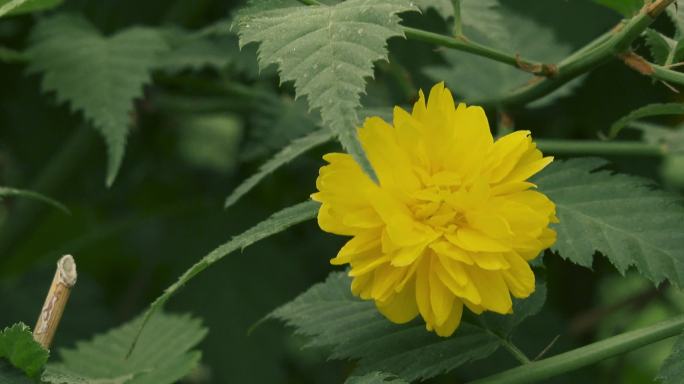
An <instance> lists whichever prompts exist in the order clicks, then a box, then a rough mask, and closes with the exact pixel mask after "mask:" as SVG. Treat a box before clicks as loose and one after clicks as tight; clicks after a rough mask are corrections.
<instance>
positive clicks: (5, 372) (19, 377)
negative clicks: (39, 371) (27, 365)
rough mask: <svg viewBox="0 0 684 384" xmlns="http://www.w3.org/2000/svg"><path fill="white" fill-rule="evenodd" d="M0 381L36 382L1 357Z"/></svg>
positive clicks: (13, 383)
mask: <svg viewBox="0 0 684 384" xmlns="http://www.w3.org/2000/svg"><path fill="white" fill-rule="evenodd" d="M0 383H2V384H35V381H34V380H31V379H29V378H28V376H26V374H24V372H22V371H20V370H19V369H17V368H15V367H13V366H12V365H11V364H10V363H9V362H7V361H6V360H5V359H0Z"/></svg>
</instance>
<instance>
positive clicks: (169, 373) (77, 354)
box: [45, 313, 207, 384]
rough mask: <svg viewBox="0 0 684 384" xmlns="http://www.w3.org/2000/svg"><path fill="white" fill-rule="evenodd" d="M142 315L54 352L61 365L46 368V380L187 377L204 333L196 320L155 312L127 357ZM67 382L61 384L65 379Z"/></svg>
mask: <svg viewBox="0 0 684 384" xmlns="http://www.w3.org/2000/svg"><path fill="white" fill-rule="evenodd" d="M141 322H142V317H138V318H136V319H135V320H133V321H131V322H128V323H126V324H124V325H122V326H120V327H118V328H115V329H112V330H110V331H108V332H107V333H104V334H101V335H97V336H95V337H94V338H93V339H91V340H89V341H81V342H78V343H76V348H74V349H60V350H59V356H60V357H61V360H62V361H61V362H60V363H57V364H50V365H48V369H47V372H46V375H45V376H46V378H48V379H51V380H52V381H51V382H53V383H62V382H66V383H72V382H75V383H79V382H80V381H79V380H85V382H88V383H93V382H94V383H102V384H105V383H109V384H114V383H122V382H125V383H127V384H134V383H135V384H171V383H175V382H177V381H178V380H180V379H182V378H183V377H185V376H186V375H187V374H188V373H190V372H191V371H192V370H193V369H194V368H195V367H197V364H198V363H199V359H200V356H201V354H200V352H198V351H191V350H192V349H193V348H195V347H196V346H197V344H199V342H200V341H202V339H204V337H205V336H206V334H207V329H206V328H205V327H203V326H202V323H201V321H200V320H199V319H196V318H193V317H191V316H189V315H170V314H164V313H157V314H156V315H155V316H153V317H151V318H150V319H149V324H150V327H148V328H146V329H145V331H144V332H143V333H142V334H141V335H140V339H139V342H138V347H137V348H136V349H135V351H133V353H132V354H131V355H130V356H127V352H128V349H127V346H128V345H130V343H132V342H133V339H134V338H135V336H136V333H137V331H138V329H139V327H140V324H141ZM69 379H71V380H73V381H66V380H69ZM60 380H61V381H60Z"/></svg>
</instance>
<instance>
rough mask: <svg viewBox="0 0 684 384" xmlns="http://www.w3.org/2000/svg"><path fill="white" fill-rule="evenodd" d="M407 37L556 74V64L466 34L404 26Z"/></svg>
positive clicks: (527, 68) (538, 73)
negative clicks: (492, 45) (483, 42)
mask: <svg viewBox="0 0 684 384" xmlns="http://www.w3.org/2000/svg"><path fill="white" fill-rule="evenodd" d="M402 29H403V31H404V34H405V35H406V38H408V39H413V40H418V41H423V42H426V43H431V44H435V45H439V46H442V47H447V48H452V49H456V50H459V51H464V52H468V53H472V54H475V55H478V56H482V57H486V58H488V59H492V60H494V61H498V62H501V63H504V64H508V65H511V66H513V67H516V68H518V69H520V70H523V71H525V72H530V73H533V74H536V75H541V76H550V77H553V76H555V74H556V66H555V65H553V64H543V63H538V62H535V61H531V60H527V59H523V58H521V57H520V55H510V54H508V53H505V52H502V51H499V50H497V49H494V48H491V47H488V46H486V45H483V44H479V43H476V42H474V41H471V40H468V39H467V38H466V37H465V36H462V35H461V36H457V37H450V36H445V35H441V34H439V33H434V32H429V31H424V30H422V29H416V28H411V27H403V28H402Z"/></svg>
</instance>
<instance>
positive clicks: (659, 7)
mask: <svg viewBox="0 0 684 384" xmlns="http://www.w3.org/2000/svg"><path fill="white" fill-rule="evenodd" d="M299 1H300V2H301V3H303V4H306V5H322V4H321V3H320V2H319V1H317V0H299ZM673 2H674V0H655V1H653V2H650V3H648V4H646V5H644V7H643V8H642V9H641V11H639V12H638V13H637V14H636V15H635V16H633V17H632V18H630V19H627V20H625V21H623V22H621V23H620V24H619V25H617V26H616V27H615V28H613V29H612V30H611V31H609V32H607V33H605V34H603V35H601V36H599V37H598V38H596V39H595V40H593V41H592V42H590V43H589V44H587V45H586V46H584V47H583V48H580V49H579V50H578V51H576V52H575V53H573V54H571V55H570V56H568V57H567V58H565V59H564V60H562V61H561V62H560V63H558V65H553V64H542V63H538V62H534V61H530V60H526V59H523V58H521V57H520V56H519V55H515V56H513V55H510V54H507V53H504V52H501V51H499V50H496V49H494V48H491V47H487V46H485V45H482V44H478V43H475V42H472V41H470V40H467V39H466V38H465V37H463V36H457V37H450V36H445V35H441V34H438V33H433V32H429V31H424V30H421V29H416V28H410V27H403V31H404V34H405V35H406V37H407V38H409V39H415V40H419V41H424V42H427V43H431V44H435V45H439V46H444V47H447V48H452V49H456V50H460V51H464V52H468V53H472V54H475V55H478V56H482V57H486V58H488V59H491V60H494V61H498V62H501V63H505V64H509V65H512V66H514V67H516V68H518V69H521V70H524V71H527V72H530V73H534V74H536V75H538V76H537V77H536V78H535V79H534V80H532V81H531V82H530V83H528V84H527V85H525V86H523V87H521V88H519V89H516V90H514V91H512V92H510V93H509V94H508V95H506V96H504V97H503V98H498V99H493V100H478V101H474V102H473V104H494V105H499V106H510V105H521V104H526V103H528V102H531V101H534V100H536V99H538V98H540V97H543V96H545V95H547V94H549V93H551V92H553V91H554V90H556V89H558V88H559V87H560V86H562V85H563V84H565V83H567V82H569V81H570V80H572V79H575V78H576V77H578V76H580V75H582V74H583V73H586V72H588V71H590V70H592V69H594V68H596V67H598V66H600V65H602V64H604V63H606V62H607V61H609V60H610V59H611V58H612V57H613V56H615V55H618V54H620V53H622V52H624V51H625V50H627V49H628V48H629V46H630V44H631V43H632V42H633V41H634V39H636V38H637V37H639V35H640V34H641V33H642V32H643V31H644V30H645V29H646V28H647V27H648V26H649V25H651V23H653V21H654V20H655V19H656V18H657V17H658V16H659V15H660V14H661V13H662V12H663V11H664V10H665V8H667V7H668V6H669V5H670V4H672V3H673ZM656 70H657V72H658V76H661V77H663V80H665V79H667V80H666V81H671V82H682V81H684V79H682V77H683V76H680V75H679V74H678V72H675V71H672V70H668V69H667V68H664V67H662V68H657V69H656Z"/></svg>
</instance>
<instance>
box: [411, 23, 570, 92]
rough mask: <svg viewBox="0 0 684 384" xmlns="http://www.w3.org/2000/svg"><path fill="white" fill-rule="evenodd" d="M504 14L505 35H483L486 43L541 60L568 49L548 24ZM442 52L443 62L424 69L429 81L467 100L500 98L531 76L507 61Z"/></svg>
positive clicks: (559, 55)
mask: <svg viewBox="0 0 684 384" xmlns="http://www.w3.org/2000/svg"><path fill="white" fill-rule="evenodd" d="M506 15H507V16H506V17H505V18H504V19H503V20H502V22H501V23H500V24H498V25H500V26H501V27H502V28H503V29H504V30H505V31H507V32H506V34H507V35H509V37H508V38H506V39H498V40H497V39H491V38H490V39H485V40H484V41H485V42H486V43H487V44H489V45H491V46H493V47H497V48H499V49H501V50H503V51H505V52H513V53H516V54H520V55H521V56H523V57H525V58H527V59H529V60H536V61H539V62H543V63H554V62H557V61H559V60H561V59H563V58H564V57H566V56H567V55H568V54H570V52H571V51H572V49H571V48H570V46H569V45H567V44H564V43H562V42H560V41H558V40H557V39H556V38H555V36H554V32H553V30H551V29H550V28H548V27H546V26H542V25H541V24H539V23H537V22H536V21H535V20H532V19H529V18H526V17H523V16H521V15H518V14H516V13H515V12H514V11H512V10H507V11H506ZM463 21H464V24H465V23H466V22H467V19H466V16H464V17H463ZM465 25H466V26H467V24H465ZM443 54H444V59H445V61H446V65H431V66H427V67H426V68H425V69H424V73H425V74H426V75H427V76H428V77H429V78H430V79H431V80H432V81H433V82H439V81H444V82H445V83H446V84H447V85H448V86H449V88H450V89H451V90H452V91H453V92H454V93H456V94H457V95H460V96H462V97H463V98H464V99H466V100H468V101H474V102H477V100H482V99H487V100H493V99H498V98H502V97H504V96H505V95H507V94H508V93H509V92H510V91H513V90H515V89H516V88H518V87H521V86H523V85H525V84H527V83H528V82H529V81H531V80H533V79H534V76H533V75H532V74H529V73H526V72H523V71H521V70H519V69H517V68H514V67H512V66H510V65H507V64H503V63H499V62H495V61H492V60H489V59H486V58H483V57H479V56H476V55H472V54H469V53H467V52H460V51H456V50H445V51H444V52H443ZM573 86H574V83H573V82H571V83H570V84H568V85H566V86H563V87H561V88H560V89H559V90H557V91H555V92H554V93H552V94H550V95H549V96H547V97H545V98H543V99H542V100H540V101H537V102H536V103H535V104H536V105H541V104H545V103H548V102H549V101H551V100H553V99H555V98H558V97H560V96H564V95H567V94H568V93H570V92H572V87H573Z"/></svg>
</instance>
